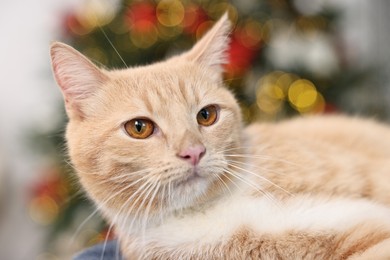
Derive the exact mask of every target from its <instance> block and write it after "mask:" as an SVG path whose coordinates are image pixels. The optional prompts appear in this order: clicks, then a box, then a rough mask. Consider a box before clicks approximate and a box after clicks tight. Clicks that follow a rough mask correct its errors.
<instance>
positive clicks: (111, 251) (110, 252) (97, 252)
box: [73, 240, 123, 260]
mask: <svg viewBox="0 0 390 260" xmlns="http://www.w3.org/2000/svg"><path fill="white" fill-rule="evenodd" d="M119 250H120V248H119V245H118V241H116V240H112V241H108V242H107V243H106V245H105V246H104V243H101V244H98V245H95V246H93V247H90V248H88V249H86V250H85V251H83V252H81V253H79V254H77V255H76V256H75V257H74V258H73V260H123V258H122V255H121V253H120V252H119ZM103 251H104V252H103Z"/></svg>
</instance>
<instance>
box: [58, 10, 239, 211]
mask: <svg viewBox="0 0 390 260" xmlns="http://www.w3.org/2000/svg"><path fill="white" fill-rule="evenodd" d="M229 30H230V22H229V20H228V19H227V15H224V16H223V17H222V18H221V19H220V20H219V21H218V22H217V23H216V24H215V26H214V27H213V28H212V29H211V30H210V31H209V32H208V33H207V34H206V35H205V36H204V37H203V38H202V39H201V40H200V41H199V42H198V43H197V44H196V45H195V46H194V47H193V48H192V49H191V50H189V51H188V52H185V53H183V54H181V55H180V56H175V57H173V58H170V59H168V60H166V61H163V62H159V63H155V64H152V65H148V66H143V67H136V68H129V69H124V70H112V71H108V70H104V69H100V68H98V67H96V66H95V65H93V64H92V63H91V62H90V61H89V60H88V59H86V58H85V57H84V56H83V55H82V54H80V53H79V52H77V51H76V50H74V49H73V48H71V47H69V46H67V45H65V44H61V43H54V44H53V45H52V47H51V58H52V66H53V72H54V75H55V78H56V81H57V83H58V85H59V86H60V88H61V90H62V93H63V96H64V99H65V106H66V111H67V114H68V117H69V123H68V126H67V133H66V138H67V144H68V150H69V155H70V157H71V160H72V163H73V165H74V167H75V169H76V171H77V173H78V175H79V177H80V180H81V183H82V184H83V186H84V188H85V190H86V191H87V192H88V194H89V195H90V196H91V197H92V198H93V200H94V201H95V202H96V203H97V204H98V205H99V206H100V207H101V208H102V209H103V211H104V212H105V213H106V214H108V215H113V214H114V215H115V214H128V216H129V217H130V216H134V215H142V214H144V213H146V211H147V212H148V213H149V214H151V213H159V212H160V213H161V212H167V211H171V210H175V209H181V208H186V207H190V206H193V205H194V204H196V203H201V202H202V201H204V200H207V199H210V198H212V197H213V196H215V195H218V194H221V193H222V192H224V191H226V185H227V184H228V183H229V181H230V180H231V179H232V178H233V179H234V177H232V176H226V174H227V173H226V171H230V170H229V166H228V164H229V163H228V159H227V157H226V156H225V153H226V151H232V150H234V149H235V148H238V147H239V146H240V138H241V137H240V130H241V116H240V110H239V106H238V105H237V102H236V100H235V99H234V97H233V95H232V94H231V93H230V92H229V91H228V90H227V89H226V88H225V87H224V86H223V80H222V72H223V64H224V63H225V62H226V60H227V59H226V49H227V47H228V43H229V37H228V34H229Z"/></svg>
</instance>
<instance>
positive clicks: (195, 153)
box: [177, 145, 206, 166]
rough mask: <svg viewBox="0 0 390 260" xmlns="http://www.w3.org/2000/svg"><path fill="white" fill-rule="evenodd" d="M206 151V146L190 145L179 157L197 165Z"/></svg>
mask: <svg viewBox="0 0 390 260" xmlns="http://www.w3.org/2000/svg"><path fill="white" fill-rule="evenodd" d="M205 153H206V148H205V147H204V146H203V145H196V146H190V147H187V148H186V149H184V150H183V151H181V152H180V153H178V155H177V156H178V157H179V158H181V159H183V160H185V161H187V162H189V163H190V164H192V165H193V166H195V165H197V164H198V163H199V161H200V159H202V157H203V155H204V154H205Z"/></svg>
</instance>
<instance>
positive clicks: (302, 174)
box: [245, 115, 390, 204]
mask: <svg viewBox="0 0 390 260" xmlns="http://www.w3.org/2000/svg"><path fill="white" fill-rule="evenodd" d="M245 134H246V138H247V147H248V149H247V153H248V154H250V158H249V157H248V159H247V164H248V165H250V166H251V167H252V168H251V170H252V171H254V172H256V173H258V174H261V175H262V176H264V177H266V178H267V179H268V180H270V181H271V182H273V183H277V184H278V186H280V187H282V188H283V189H284V190H286V191H288V192H291V193H327V194H331V195H343V196H348V197H349V196H353V197H368V198H375V199H377V200H379V201H382V202H385V203H387V204H390V195H388V192H387V191H388V190H390V170H389V167H388V161H389V158H390V127H389V126H387V125H385V124H380V123H377V122H375V121H374V120H367V119H359V118H349V117H345V116H335V115H334V116H316V117H302V118H296V119H292V120H287V121H282V122H279V123H273V124H271V123H264V124H253V125H250V126H248V127H247V128H246V129H245ZM263 182H264V181H263ZM271 182H269V183H263V185H264V186H266V187H267V188H268V189H269V190H271V191H279V192H281V194H283V193H286V192H284V191H282V190H281V189H279V188H277V187H276V186H275V185H272V184H271Z"/></svg>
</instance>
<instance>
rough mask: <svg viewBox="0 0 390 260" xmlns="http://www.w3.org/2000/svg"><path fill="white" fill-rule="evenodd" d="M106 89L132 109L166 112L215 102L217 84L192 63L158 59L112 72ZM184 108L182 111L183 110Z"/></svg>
mask: <svg viewBox="0 0 390 260" xmlns="http://www.w3.org/2000/svg"><path fill="white" fill-rule="evenodd" d="M112 78H113V84H112V86H111V88H112V89H111V90H110V92H111V93H112V91H114V93H117V94H116V95H117V97H116V103H119V104H120V106H121V107H122V108H124V109H127V111H128V110H131V112H133V113H139V116H141V115H142V113H144V114H145V113H149V114H154V115H156V114H157V115H161V116H164V115H165V116H167V115H170V116H171V115H172V111H174V113H176V114H180V113H181V112H186V111H188V109H192V108H193V109H195V110H196V109H199V107H201V106H205V105H207V104H210V103H215V102H216V101H217V100H216V99H218V97H219V96H220V95H219V94H218V93H219V92H220V89H221V88H220V86H218V84H217V83H216V82H214V81H213V80H211V79H210V78H209V77H208V75H207V73H206V72H204V71H202V70H200V69H197V68H196V67H195V66H190V65H187V66H186V65H181V64H172V63H161V64H153V65H151V66H146V67H139V68H134V69H128V70H123V71H118V72H115V74H113V76H112ZM184 110H185V111H184Z"/></svg>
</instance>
